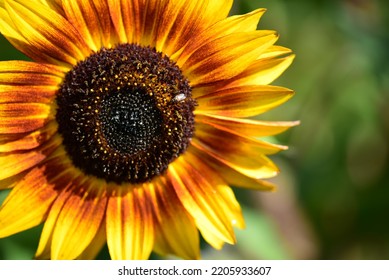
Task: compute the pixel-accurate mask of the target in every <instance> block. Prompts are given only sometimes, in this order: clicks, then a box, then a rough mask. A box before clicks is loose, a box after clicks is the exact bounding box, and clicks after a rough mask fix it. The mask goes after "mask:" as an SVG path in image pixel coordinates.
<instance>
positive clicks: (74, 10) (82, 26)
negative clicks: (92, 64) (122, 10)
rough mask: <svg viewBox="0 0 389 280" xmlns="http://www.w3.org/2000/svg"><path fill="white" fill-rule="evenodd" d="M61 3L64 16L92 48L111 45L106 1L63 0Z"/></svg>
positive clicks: (97, 48) (109, 21)
mask: <svg viewBox="0 0 389 280" xmlns="http://www.w3.org/2000/svg"><path fill="white" fill-rule="evenodd" d="M62 5H63V8H64V11H65V14H66V18H67V19H68V20H69V22H70V23H71V24H72V25H73V26H74V27H75V28H76V29H77V30H78V31H79V32H80V33H81V35H82V37H83V38H84V40H85V42H86V43H87V44H88V46H89V47H90V48H91V49H92V50H94V51H97V50H99V49H100V48H101V47H103V46H104V47H106V48H109V47H111V42H110V39H111V20H110V17H109V13H107V11H108V4H107V3H106V1H103V0H95V1H74V0H64V1H62Z"/></svg>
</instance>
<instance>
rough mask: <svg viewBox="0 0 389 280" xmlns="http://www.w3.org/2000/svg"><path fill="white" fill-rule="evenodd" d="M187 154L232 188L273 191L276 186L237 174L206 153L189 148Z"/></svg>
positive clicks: (192, 147)
mask: <svg viewBox="0 0 389 280" xmlns="http://www.w3.org/2000/svg"><path fill="white" fill-rule="evenodd" d="M187 153H192V154H194V155H196V156H197V157H198V158H201V159H202V160H203V161H204V162H206V163H207V164H208V165H209V166H210V167H211V168H212V169H214V170H217V171H218V174H220V176H221V177H223V179H224V180H225V181H226V182H227V183H228V184H229V185H232V186H234V187H240V188H245V189H252V190H260V191H274V190H275V188H276V186H275V185H274V184H272V183H270V182H267V181H263V180H259V179H255V178H251V177H247V176H246V175H244V174H242V173H241V172H238V171H237V170H235V169H234V168H232V167H230V166H228V165H227V164H225V163H223V162H221V161H218V160H217V159H215V158H213V157H212V156H211V155H209V154H208V153H207V152H206V151H201V150H199V149H196V148H195V147H194V146H191V147H190V148H189V149H188V151H187Z"/></svg>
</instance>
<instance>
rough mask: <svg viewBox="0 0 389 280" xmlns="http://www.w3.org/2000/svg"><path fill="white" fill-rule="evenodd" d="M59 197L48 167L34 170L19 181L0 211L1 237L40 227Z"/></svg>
mask: <svg viewBox="0 0 389 280" xmlns="http://www.w3.org/2000/svg"><path fill="white" fill-rule="evenodd" d="M56 196H57V192H56V191H55V190H54V188H53V185H52V184H50V182H49V181H48V179H47V177H46V167H44V166H43V167H37V168H34V169H32V170H31V171H30V172H29V173H28V174H27V175H26V176H25V177H24V178H23V180H21V181H19V182H18V183H17V184H16V186H15V188H14V189H13V190H12V191H11V193H10V194H9V195H8V197H7V198H6V200H5V201H4V203H3V205H2V206H1V209H0V237H5V236H9V235H12V234H15V233H17V232H20V231H23V230H26V229H29V228H32V227H34V226H36V225H39V224H40V223H41V222H42V221H44V220H45V219H46V216H47V212H48V210H49V208H50V206H51V204H52V203H53V201H54V199H55V198H56Z"/></svg>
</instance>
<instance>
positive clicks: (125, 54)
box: [56, 44, 195, 183]
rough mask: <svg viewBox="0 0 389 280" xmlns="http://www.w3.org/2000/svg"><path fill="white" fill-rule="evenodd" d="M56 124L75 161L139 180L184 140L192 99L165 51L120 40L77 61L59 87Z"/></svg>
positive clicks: (110, 178)
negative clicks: (110, 46)
mask: <svg viewBox="0 0 389 280" xmlns="http://www.w3.org/2000/svg"><path fill="white" fill-rule="evenodd" d="M56 101H57V113H56V119H57V122H58V125H59V127H58V131H59V133H60V134H61V135H62V137H63V145H64V146H65V149H66V151H67V153H68V155H69V157H70V158H71V159H72V161H73V164H74V165H75V166H77V167H78V168H80V169H81V170H83V172H84V173H86V174H88V175H93V176H96V177H99V178H102V179H105V180H106V181H107V182H116V183H125V182H129V183H142V182H146V181H149V180H151V179H152V178H153V177H155V176H156V175H159V174H161V173H162V172H163V171H165V170H166V169H167V167H168V165H169V164H170V163H171V162H172V161H173V160H174V159H175V158H177V157H178V156H179V155H180V154H182V153H183V152H184V151H185V150H186V149H187V147H188V145H189V142H190V139H191V137H192V135H193V132H194V114H193V111H194V107H195V101H194V100H193V99H192V96H191V88H190V86H189V83H188V80H187V79H186V78H185V77H184V76H183V75H182V73H181V71H180V69H179V68H178V66H177V65H176V64H175V63H174V62H173V61H171V60H170V59H169V58H168V57H167V56H165V55H163V54H162V53H160V52H157V51H156V50H155V49H152V48H149V47H140V46H138V45H134V44H122V45H118V46H117V47H115V48H112V49H104V48H103V49H101V50H100V51H99V52H97V53H95V54H92V55H91V56H90V57H88V58H87V59H85V60H84V61H81V62H79V63H78V64H77V65H76V66H75V67H74V68H73V69H72V70H71V71H69V72H68V73H67V75H66V77H65V80H64V82H63V84H62V85H61V87H60V89H59V91H58V95H57V99H56Z"/></svg>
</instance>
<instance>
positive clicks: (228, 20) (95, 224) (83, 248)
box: [0, 0, 297, 259]
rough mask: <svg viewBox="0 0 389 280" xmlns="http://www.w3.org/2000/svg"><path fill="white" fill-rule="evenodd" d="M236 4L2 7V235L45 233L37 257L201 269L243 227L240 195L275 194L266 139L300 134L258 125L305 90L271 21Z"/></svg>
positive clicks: (1, 1) (168, 0)
mask: <svg viewBox="0 0 389 280" xmlns="http://www.w3.org/2000/svg"><path fill="white" fill-rule="evenodd" d="M231 6H232V0H224V1H211V0H196V1H192V0H190V1H187V0H173V1H172V0H97V1H81V0H62V1H61V0H39V1H24V0H12V1H11V0H0V32H1V33H2V34H3V35H4V36H5V37H6V38H7V39H8V40H9V41H10V42H11V43H12V44H13V45H14V46H15V47H16V48H17V49H18V50H20V51H21V52H23V53H24V54H26V55H27V56H29V57H30V58H31V59H32V61H31V62H27V61H1V62H0V166H1V170H0V189H12V190H11V191H10V194H9V195H8V196H7V198H6V199H5V201H4V202H3V204H2V206H1V208H0V237H6V236H9V235H12V234H15V233H17V232H20V231H23V230H26V229H29V228H31V227H34V226H37V225H39V224H41V223H44V226H43V230H42V234H41V238H40V242H39V245H38V249H37V252H36V258H39V259H47V258H51V259H88V258H94V257H95V256H96V255H97V253H98V252H99V250H100V249H101V247H102V246H103V245H104V244H105V243H107V245H108V249H109V253H110V255H111V257H112V259H147V258H148V257H149V255H150V254H151V252H152V251H155V252H156V253H158V254H161V255H168V254H172V255H176V256H179V257H181V258H184V259H198V258H200V249H199V242H200V241H199V240H200V237H199V236H200V234H201V235H202V237H203V238H204V240H205V241H207V242H208V243H209V244H210V245H211V246H213V247H214V248H216V249H220V248H222V246H223V244H225V243H229V244H234V243H235V242H236V239H235V235H234V227H237V228H243V227H244V221H243V218H242V214H241V209H240V206H239V203H238V202H237V201H236V199H235V197H234V193H233V191H232V189H231V188H230V186H231V185H233V186H236V187H241V188H248V189H256V190H272V189H273V188H274V186H273V185H272V184H271V183H269V182H267V181H264V180H263V179H266V178H270V177H273V176H275V175H276V174H277V173H278V168H277V167H276V166H275V164H274V163H273V162H272V161H271V160H270V159H269V158H268V157H267V156H268V155H270V154H274V153H276V152H279V151H281V150H284V149H286V147H285V146H280V145H275V144H270V143H267V142H265V141H263V140H260V138H261V137H265V136H271V135H275V134H278V133H281V132H283V131H285V130H286V129H288V128H289V127H291V126H294V125H296V124H297V123H296V122H269V121H259V120H255V119H253V118H252V117H254V116H257V115H259V114H261V113H263V112H266V111H268V110H270V109H272V108H274V107H276V106H278V105H280V104H282V103H283V102H285V101H287V100H288V99H289V98H290V97H291V96H292V95H293V92H292V91H291V90H289V89H286V88H282V87H277V86H271V85H269V84H270V83H271V82H272V81H273V80H274V79H276V78H277V77H278V76H279V75H280V74H281V73H282V72H283V71H284V70H285V69H286V68H287V67H288V66H289V65H290V63H291V62H292V60H293V57H294V56H293V54H292V53H291V51H290V50H289V49H287V48H284V47H280V46H277V45H275V42H276V41H277V37H278V35H277V33H276V32H274V31H268V30H257V24H258V21H259V19H260V17H261V16H262V15H263V13H264V12H265V10H264V9H258V10H255V11H253V12H251V13H249V14H245V15H238V16H230V17H228V14H229V11H230V9H231Z"/></svg>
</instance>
